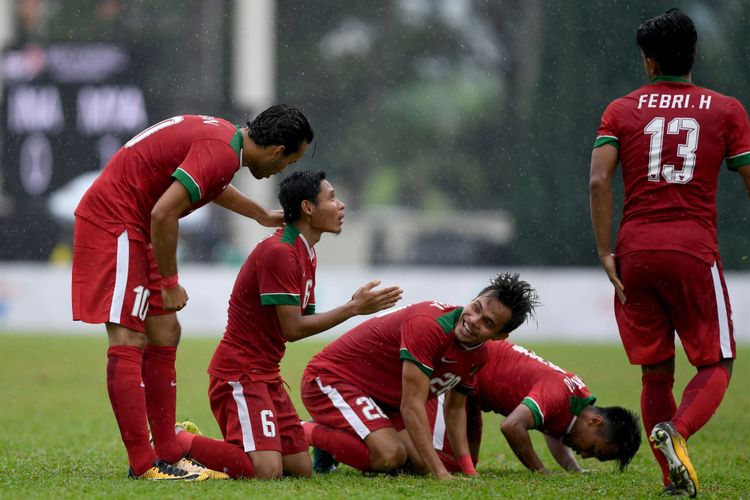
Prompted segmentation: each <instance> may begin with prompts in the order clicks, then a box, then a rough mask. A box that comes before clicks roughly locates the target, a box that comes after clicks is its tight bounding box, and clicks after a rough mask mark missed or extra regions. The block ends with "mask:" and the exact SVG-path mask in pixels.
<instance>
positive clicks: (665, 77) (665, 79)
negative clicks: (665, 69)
mask: <svg viewBox="0 0 750 500" xmlns="http://www.w3.org/2000/svg"><path fill="white" fill-rule="evenodd" d="M656 82H680V83H693V82H691V81H690V80H688V79H687V78H683V77H681V76H669V75H656V76H655V77H653V78H652V79H651V83H656Z"/></svg>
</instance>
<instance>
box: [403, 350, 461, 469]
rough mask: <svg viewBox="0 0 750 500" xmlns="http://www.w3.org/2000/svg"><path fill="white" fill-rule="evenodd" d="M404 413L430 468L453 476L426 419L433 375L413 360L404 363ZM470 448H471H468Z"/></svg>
mask: <svg viewBox="0 0 750 500" xmlns="http://www.w3.org/2000/svg"><path fill="white" fill-rule="evenodd" d="M401 390H402V392H401V415H402V416H403V417H404V424H406V430H407V432H408V433H409V437H410V438H411V441H412V443H413V444H414V448H415V449H416V451H417V453H418V454H419V457H417V459H418V460H419V461H421V462H423V463H424V464H425V466H426V467H427V469H429V471H430V472H431V473H432V475H433V476H435V477H436V478H437V479H452V478H453V476H452V475H451V474H450V473H449V472H448V471H447V470H446V468H445V466H444V465H443V462H442V461H441V460H440V457H438V454H437V452H436V451H435V448H433V446H432V434H431V432H430V423H429V420H428V419H427V411H426V410H425V402H426V401H427V394H428V392H429V390H430V379H429V378H428V377H427V375H426V374H425V373H424V372H423V371H422V370H420V369H419V367H418V366H417V365H415V364H414V363H412V362H411V361H404V362H403V363H402V372H401ZM467 449H468V448H467Z"/></svg>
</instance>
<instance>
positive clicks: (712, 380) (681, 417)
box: [672, 364, 729, 439]
mask: <svg viewBox="0 0 750 500" xmlns="http://www.w3.org/2000/svg"><path fill="white" fill-rule="evenodd" d="M727 387H729V372H727V370H726V368H724V366H722V365H721V364H716V365H713V366H708V367H705V368H699V369H698V373H696V374H695V376H694V377H693V378H692V379H691V380H690V383H688V385H687V387H685V391H684V392H683V393H682V401H681V402H680V407H679V408H678V409H677V412H676V413H675V415H674V417H673V418H672V425H674V428H675V430H676V431H677V432H679V433H680V434H681V435H682V437H684V438H685V439H688V438H689V437H690V436H692V435H693V434H695V433H696V432H698V430H699V429H700V428H701V427H703V426H704V425H706V422H708V421H709V419H710V418H711V417H712V416H713V414H714V413H716V409H717V408H718V407H719V404H720V403H721V400H722V399H724V393H726V391H727Z"/></svg>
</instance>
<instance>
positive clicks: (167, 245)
mask: <svg viewBox="0 0 750 500" xmlns="http://www.w3.org/2000/svg"><path fill="white" fill-rule="evenodd" d="M188 208H190V195H189V194H188V191H187V189H185V187H184V186H183V185H182V184H180V183H179V182H177V181H174V182H173V183H172V185H171V186H169V188H168V189H167V190H166V191H165V192H164V194H163V195H161V198H159V200H158V201H157V202H156V204H155V205H154V208H153V209H152V210H151V245H152V247H153V249H154V257H155V258H156V263H157V265H158V266H159V272H160V273H161V275H162V276H164V277H170V276H176V275H177V234H178V230H179V222H178V221H179V218H180V215H182V214H183V213H184V212H185V211H186V210H187V209H188ZM161 295H162V300H163V302H164V309H167V310H172V311H179V310H180V309H182V308H183V307H185V304H187V301H188V295H187V292H186V291H185V289H184V288H183V287H182V286H181V285H180V284H179V283H170V284H167V286H166V288H165V287H164V286H162V289H161Z"/></svg>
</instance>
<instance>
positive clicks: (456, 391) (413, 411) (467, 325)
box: [302, 274, 536, 479]
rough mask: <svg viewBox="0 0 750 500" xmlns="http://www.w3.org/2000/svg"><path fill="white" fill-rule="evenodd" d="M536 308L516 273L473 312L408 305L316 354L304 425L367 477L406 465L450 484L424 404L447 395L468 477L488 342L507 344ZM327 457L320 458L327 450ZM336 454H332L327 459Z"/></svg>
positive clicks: (319, 444) (451, 428)
mask: <svg viewBox="0 0 750 500" xmlns="http://www.w3.org/2000/svg"><path fill="white" fill-rule="evenodd" d="M535 305H536V292H535V291H534V290H533V289H532V288H531V286H529V284H528V283H526V282H524V281H521V280H520V279H519V277H518V275H517V274H503V275H500V276H497V277H496V278H495V279H494V280H493V281H492V283H491V284H490V285H489V286H488V287H486V288H485V289H483V290H482V291H481V292H480V293H479V295H478V296H477V297H476V298H474V299H473V300H472V301H471V302H470V303H469V304H468V305H467V306H466V307H457V306H454V305H448V304H443V303H440V302H421V303H418V304H413V305H409V306H406V307H403V308H400V309H397V310H395V311H393V312H389V313H387V314H383V315H381V316H379V317H376V318H372V319H369V320H367V321H365V322H364V323H362V324H360V325H358V326H356V327H355V328H353V329H352V330H350V331H349V332H348V333H346V334H345V335H343V336H341V337H340V338H338V339H337V340H336V341H334V342H332V343H331V344H329V345H328V346H327V347H326V348H325V349H323V350H322V351H321V352H320V353H318V354H316V355H315V356H314V357H313V358H312V360H311V361H310V363H309V364H308V365H307V368H306V369H305V372H304V374H303V377H302V402H303V403H304V404H305V407H306V408H307V410H308V411H309V412H310V415H311V417H312V418H313V422H305V423H304V424H303V426H304V427H305V432H306V434H307V435H308V441H309V442H310V443H311V445H312V446H314V447H315V448H316V450H315V455H316V463H315V465H314V469H315V470H316V471H319V472H324V471H325V470H326V469H327V468H328V467H329V464H325V465H324V464H322V463H321V462H322V461H323V460H324V459H329V460H330V459H331V456H332V458H333V459H335V460H338V461H340V462H344V463H346V464H348V465H350V466H352V467H354V468H357V469H360V470H363V471H380V472H386V471H394V470H397V469H399V468H402V467H403V466H404V464H405V463H406V461H407V458H408V459H409V460H410V461H411V467H412V468H413V469H414V470H415V471H416V472H418V473H422V474H425V473H431V474H432V475H433V476H435V477H436V478H438V479H450V478H451V477H452V476H451V474H450V473H449V472H448V471H447V470H446V468H445V466H444V465H443V463H442V462H441V460H440V458H439V457H438V455H437V453H436V451H435V449H434V447H433V446H432V438H431V435H430V424H429V421H428V419H427V413H426V411H425V402H426V401H427V399H428V398H434V397H437V396H440V395H441V394H445V420H446V427H447V431H448V434H449V436H450V438H451V442H452V443H454V450H455V452H456V454H457V457H458V462H459V464H461V470H462V472H464V473H465V474H467V475H475V474H476V471H475V470H474V466H473V463H472V460H471V457H470V455H469V448H468V442H467V438H466V413H465V411H464V407H465V403H466V394H467V393H468V392H470V391H471V390H472V388H473V387H474V385H475V383H476V374H477V371H478V370H479V369H480V368H481V367H482V366H483V365H484V363H485V362H486V361H487V349H486V342H487V341H489V340H492V339H503V338H506V337H507V336H508V334H509V333H510V332H511V331H513V330H514V329H516V328H517V327H518V326H519V325H520V324H521V323H523V322H524V321H525V320H526V318H527V317H528V315H529V314H531V313H533V310H534V307H535ZM320 450H322V452H321V451H320ZM329 455H330V456H329Z"/></svg>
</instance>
